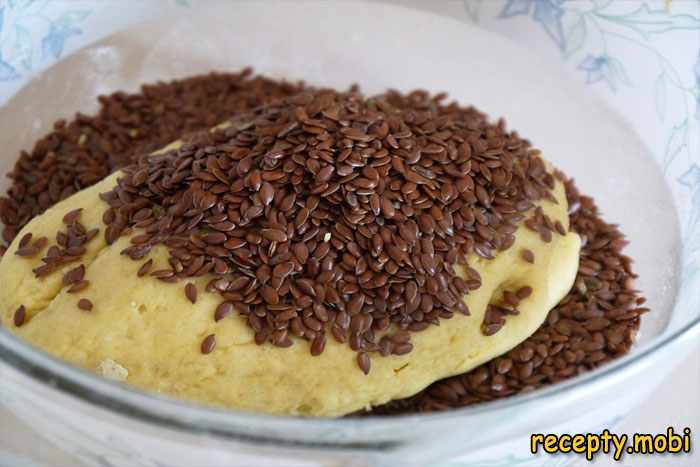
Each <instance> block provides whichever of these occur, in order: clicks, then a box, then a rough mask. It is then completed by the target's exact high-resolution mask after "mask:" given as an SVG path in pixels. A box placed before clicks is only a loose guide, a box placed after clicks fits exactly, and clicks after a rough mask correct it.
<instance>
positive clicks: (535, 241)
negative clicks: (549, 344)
mask: <svg viewBox="0 0 700 467" xmlns="http://www.w3.org/2000/svg"><path fill="white" fill-rule="evenodd" d="M175 146H176V145H175ZM175 146H173V145H170V146H169V148H172V147H175ZM121 175H122V174H121V173H115V174H113V175H111V176H110V177H108V178H106V179H105V180H103V181H102V182H100V183H99V184H97V185H95V186H93V187H91V188H89V189H86V190H83V191H81V192H79V193H77V194H75V195H73V196H72V197H70V198H69V199H67V200H65V201H63V202H61V203H59V204H57V205H56V206H54V207H53V208H51V209H49V210H48V211H47V212H46V213H44V214H43V215H41V216H39V217H38V218H36V219H34V220H33V221H31V222H30V223H29V225H27V226H26V227H25V228H24V229H23V231H22V232H21V233H20V234H19V235H18V236H17V239H16V240H15V242H14V243H13V245H12V246H11V247H10V249H9V250H8V252H7V253H6V254H5V256H4V257H3V258H2V260H1V261H0V284H2V285H3V291H2V293H0V320H1V322H2V325H3V326H5V327H6V328H7V329H9V330H10V331H11V332H13V333H15V334H16V335H18V336H20V337H22V338H23V339H26V340H27V341H28V342H30V343H31V344H33V345H35V346H36V347H39V348H41V349H43V350H45V351H46V352H48V353H50V354H52V355H54V356H56V357H59V358H61V359H64V360H66V361H68V362H70V363H72V364H74V365H77V366H79V367H82V368H85V369H87V370H89V371H93V372H96V373H98V374H101V375H102V376H105V377H109V378H112V379H117V380H122V381H124V382H125V383H128V384H131V385H134V386H136V387H138V388H142V389H145V390H148V391H155V392H157V393H161V394H163V395H168V396H171V397H175V398H179V399H183V400H188V401H196V402H200V403H204V404H209V405H215V406H221V407H228V408H232V409H239V410H245V411H254V412H262V413H269V414H287V415H308V416H325V417H336V416H341V415H344V414H347V413H350V412H353V411H356V410H359V409H362V408H365V407H370V406H373V405H378V404H382V403H385V402H387V401H389V400H392V399H401V398H405V397H408V396H411V395H413V394H415V393H416V392H418V391H420V390H422V389H423V388H425V387H426V386H427V385H429V384H430V383H432V382H434V381H436V380H438V379H442V378H445V377H448V376H451V375H455V374H459V373H464V372H466V371H468V370H470V369H472V368H474V367H476V366H478V365H480V364H482V363H484V362H486V361H488V360H490V359H492V358H494V357H496V356H498V355H501V354H503V353H505V352H507V351H508V350H510V349H511V348H513V347H515V346H516V345H517V344H518V343H520V342H522V341H523V340H525V339H526V338H527V337H529V336H530V335H531V334H532V333H533V332H534V331H535V330H536V329H537V328H538V327H539V326H540V324H541V323H542V322H543V320H544V319H545V317H546V316H547V313H548V312H549V310H550V309H551V308H553V307H554V306H555V305H556V304H557V303H558V301H559V300H560V299H561V298H562V297H563V296H564V295H565V294H566V293H567V292H568V291H569V289H570V287H571V285H572V283H573V281H574V279H575V276H576V271H577V267H578V260H579V249H580V240H579V237H578V236H577V235H576V234H574V233H568V234H567V235H566V236H561V235H558V234H554V235H553V240H552V242H551V243H544V242H543V241H542V240H541V239H540V238H539V236H538V235H537V234H536V233H534V232H532V231H530V230H528V229H527V228H525V227H524V226H523V225H522V224H520V225H519V228H518V230H517V232H516V241H515V244H514V245H513V246H512V247H511V248H509V249H508V250H506V251H504V252H500V253H499V254H498V255H497V256H496V258H495V259H493V260H484V259H481V258H478V257H475V256H474V257H471V258H470V259H469V263H470V266H472V267H473V268H474V269H476V270H477V271H478V272H479V273H480V274H481V277H482V286H481V287H480V288H479V289H478V290H476V291H473V292H471V293H470V294H469V295H468V296H466V297H465V298H464V300H465V302H466V303H467V305H468V306H469V309H470V310H471V316H463V315H461V314H455V316H454V317H453V318H452V319H449V320H441V321H440V325H439V326H431V327H430V328H428V329H427V330H425V331H422V332H419V333H412V335H411V336H412V337H411V341H412V343H413V345H414V349H413V351H412V352H410V353H409V354H407V355H403V356H389V357H381V356H379V355H373V356H372V368H371V371H370V373H369V375H365V374H363V373H362V371H360V370H359V368H358V366H357V362H356V357H357V354H356V352H354V351H352V350H351V349H350V348H349V347H348V346H347V345H345V344H338V343H337V342H336V341H335V340H334V339H333V338H331V337H329V338H328V340H327V345H326V348H325V351H324V352H323V353H322V354H321V355H320V356H318V357H312V356H311V355H310V354H309V343H307V342H305V341H302V340H299V339H295V342H294V345H293V346H292V347H290V348H286V349H283V348H278V347H274V346H272V345H270V344H265V345H262V346H258V345H256V344H255V342H254V341H253V332H252V330H251V329H250V328H249V327H248V326H247V325H246V323H245V321H244V320H243V318H241V317H240V316H237V315H232V316H229V317H228V318H226V319H224V320H222V321H219V322H215V321H214V319H213V314H214V311H215V309H216V307H217V305H218V304H219V303H220V302H221V300H222V299H221V297H220V296H219V295H218V294H215V293H207V292H205V291H204V288H205V286H206V284H207V282H209V280H210V279H211V278H210V277H206V276H205V277H200V278H196V279H193V280H190V281H191V282H194V283H195V284H196V285H197V288H198V290H199V297H198V300H197V302H196V304H194V305H193V304H191V303H190V302H189V301H188V300H187V298H186V297H185V294H184V284H185V283H186V282H184V281H181V282H179V283H177V284H166V283H163V282H161V281H158V280H157V279H155V278H153V277H148V276H147V277H143V278H139V277H137V275H136V272H137V270H138V269H139V267H140V266H141V264H142V263H143V261H132V260H130V259H128V258H127V257H125V256H122V255H120V252H121V250H123V249H124V248H125V247H127V246H128V245H129V238H128V237H122V238H120V239H119V240H118V241H117V242H115V243H114V244H113V245H111V246H107V245H106V243H105V241H104V227H105V226H104V224H103V223H102V214H103V212H104V210H105V209H106V204H105V203H104V202H102V201H101V200H100V199H99V197H98V195H99V193H102V192H106V191H109V190H110V189H111V188H112V187H113V186H114V185H115V183H116V180H117V178H118V177H120V176H121ZM554 195H555V197H556V198H557V200H558V204H555V203H552V202H549V201H542V202H541V203H540V205H541V206H542V208H543V209H544V212H545V213H546V214H547V215H548V216H550V218H552V220H553V221H556V220H559V221H560V222H561V223H562V224H563V225H564V226H565V227H567V228H568V225H569V222H568V214H567V202H566V197H565V194H564V188H563V185H562V184H561V183H560V182H557V184H556V188H555V190H554ZM76 208H83V212H82V215H81V218H80V221H81V222H82V224H83V225H85V226H86V228H88V229H90V228H93V227H99V228H100V235H98V236H97V237H96V238H95V239H94V240H92V241H91V242H90V243H88V244H87V252H86V254H85V255H84V257H83V262H82V263H83V264H85V266H86V268H87V270H86V274H85V278H86V279H88V280H89V281H90V286H89V287H88V288H87V289H85V290H84V291H82V292H81V293H78V294H68V293H67V292H66V288H65V287H62V284H61V278H62V275H63V274H62V272H65V270H68V269H71V268H73V267H75V265H76V263H74V264H71V265H67V266H65V267H64V269H63V270H62V271H61V270H60V271H57V272H55V273H53V274H51V275H49V276H47V277H45V278H41V279H38V278H36V277H35V276H34V274H33V272H32V269H33V268H35V267H36V266H38V265H39V264H40V262H41V257H42V256H43V254H44V253H45V251H46V250H45V249H44V250H43V251H42V252H41V253H40V254H37V255H35V256H34V257H32V258H22V257H19V256H17V255H15V254H14V253H15V251H16V250H17V243H18V241H19V239H20V238H21V237H22V236H23V235H24V234H25V233H26V232H32V233H33V235H34V238H38V237H40V236H46V237H48V238H49V239H50V244H53V243H54V241H55V240H54V239H55V235H56V232H57V231H58V230H63V227H64V226H63V224H62V218H63V216H64V215H65V214H66V213H67V212H69V211H71V210H73V209H76ZM523 248H527V249H530V250H531V251H533V252H534V254H535V263H534V264H530V263H527V262H526V261H524V260H523V259H522V258H521V256H520V253H521V250H522V249H523ZM149 257H150V258H152V259H153V261H154V267H153V270H156V269H161V268H165V267H167V257H168V256H167V251H166V249H165V248H164V247H163V246H159V247H156V248H154V249H153V251H152V252H151V254H150V255H149ZM144 261H145V260H144ZM456 269H457V270H458V271H459V272H460V275H461V274H462V272H461V270H460V268H459V267H457V268H456ZM522 286H530V287H532V289H533V293H532V295H531V296H530V297H528V298H527V299H525V300H524V301H522V302H521V303H520V305H519V307H518V309H519V310H520V314H519V315H516V316H508V317H506V324H505V325H504V326H503V328H502V329H501V330H500V331H498V332H497V333H496V334H495V335H493V336H488V337H487V336H484V335H483V334H482V333H481V329H480V326H481V323H482V319H483V315H484V312H485V309H486V306H487V305H488V304H489V303H490V302H499V301H500V299H501V297H502V292H503V290H516V289H518V288H519V287H522ZM80 298H88V299H89V300H91V301H92V302H93V304H94V307H93V310H92V311H91V312H85V311H81V310H80V309H79V308H78V306H77V302H78V300H79V299H80ZM20 305H24V306H25V308H26V312H27V320H26V322H25V324H24V325H23V326H21V327H19V328H17V327H15V326H14V324H13V315H14V312H15V310H16V309H17V308H18V307H19V306H20ZM212 333H215V334H216V341H217V346H216V349H215V350H214V351H213V352H212V353H211V354H209V355H202V353H201V351H200V344H201V342H202V339H203V338H204V337H205V336H207V335H209V334H212Z"/></svg>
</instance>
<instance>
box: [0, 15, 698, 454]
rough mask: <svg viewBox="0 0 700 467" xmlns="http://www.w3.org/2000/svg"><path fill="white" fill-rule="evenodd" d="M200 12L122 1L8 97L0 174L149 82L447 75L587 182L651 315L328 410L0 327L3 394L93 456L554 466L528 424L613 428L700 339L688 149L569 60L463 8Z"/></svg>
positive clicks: (54, 437) (434, 87)
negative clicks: (578, 344) (437, 408)
mask: <svg viewBox="0 0 700 467" xmlns="http://www.w3.org/2000/svg"><path fill="white" fill-rule="evenodd" d="M196 10H197V11H191V12H189V13H188V14H186V15H183V14H177V15H172V16H170V15H161V16H160V17H158V18H157V19H155V20H150V21H147V22H142V21H136V19H134V20H133V21H129V20H128V19H127V20H124V19H123V18H118V20H119V21H122V23H124V24H128V25H129V26H128V28H126V29H124V30H122V31H120V32H117V33H115V34H113V35H111V36H109V37H106V38H103V39H101V40H99V41H97V42H94V43H92V44H90V45H88V46H86V47H84V48H82V49H80V50H79V51H77V52H76V53H74V54H72V55H70V56H68V57H66V58H64V59H62V60H60V61H57V62H56V63H55V64H54V65H53V66H52V67H50V68H49V69H48V70H46V71H44V72H42V73H41V74H39V75H38V76H37V77H36V78H35V79H34V80H33V81H31V82H30V83H28V84H27V85H26V86H24V87H22V88H21V89H19V91H18V92H17V93H16V94H14V95H13V96H12V97H11V98H10V99H9V101H8V102H7V103H6V104H5V105H4V106H3V107H2V108H0V115H1V116H2V121H3V124H2V128H3V131H2V133H1V134H0V143H1V144H2V147H3V148H4V149H5V151H4V152H3V155H2V156H1V158H0V173H6V172H7V171H9V169H10V168H11V166H12V164H13V163H14V158H15V157H16V154H17V153H18V151H19V150H20V149H22V148H28V147H30V146H31V144H32V142H33V141H34V140H36V139H37V137H38V136H40V135H42V134H44V133H46V132H47V131H48V130H49V129H50V126H51V124H52V122H53V121H54V120H56V119H57V118H60V117H67V116H69V115H70V114H72V113H73V112H74V111H76V110H80V111H82V112H92V111H94V110H95V108H96V107H95V98H96V97H97V95H99V94H103V93H105V92H109V91H112V90H116V89H126V90H135V89H136V88H137V87H138V85H139V84H140V83H142V82H149V81H154V80H156V79H168V78H174V77H182V76H186V75H192V74H196V73H201V72H206V71H208V70H211V69H220V70H224V69H239V68H242V67H244V66H249V65H251V66H253V67H254V68H255V69H256V71H257V72H260V73H264V74H268V75H271V76H274V77H282V76H284V77H287V78H292V79H303V80H306V81H307V82H309V83H312V84H318V85H330V86H336V87H347V86H349V85H350V84H352V83H354V82H360V83H361V84H362V87H363V89H364V91H365V92H366V93H368V94H371V93H374V92H380V91H382V90H384V89H386V88H388V87H392V88H398V89H403V90H407V89H412V88H417V87H423V88H427V89H429V90H431V91H448V92H449V93H450V95H451V97H453V98H455V99H457V100H459V101H461V102H463V103H467V102H468V103H473V104H475V105H476V106H477V107H479V108H481V109H482V110H484V111H486V112H488V113H489V114H490V115H492V116H494V118H496V117H498V116H506V117H507V120H508V123H509V126H510V127H512V128H517V129H518V130H519V132H520V133H521V134H524V135H527V137H529V138H530V139H531V140H532V141H534V142H535V144H536V146H537V147H539V148H541V149H542V150H543V152H544V155H545V157H546V158H548V159H549V160H550V161H552V162H553V163H554V164H555V165H557V166H558V167H560V168H561V169H563V170H564V171H565V172H566V173H568V174H570V175H573V176H574V177H575V178H576V180H577V183H578V185H579V187H580V188H581V190H582V191H583V192H584V193H587V194H592V195H594V197H595V198H596V200H597V202H598V204H599V205H600V207H601V209H602V211H603V213H604V216H605V218H606V219H607V220H609V221H614V222H616V223H619V224H620V225H621V228H622V231H623V232H625V233H626V234H627V235H628V237H629V239H630V241H631V244H630V246H629V247H628V249H627V250H626V253H627V254H629V255H630V256H632V257H633V258H635V259H636V263H635V270H636V272H638V273H639V274H640V279H639V281H638V287H639V288H641V289H642V290H643V291H644V292H645V294H646V296H647V298H648V303H649V306H650V308H651V309H652V312H651V313H649V314H648V315H645V316H644V318H643V319H642V328H641V332H640V334H639V337H638V342H637V344H636V345H635V347H634V348H633V350H632V351H631V353H630V354H629V355H627V356H625V357H623V358H621V359H619V360H617V361H615V362H612V363H610V364H608V365H605V366H603V367H602V368H600V369H597V370H595V371H592V372H590V373H587V374H585V375H582V376H579V377H576V378H573V379H571V380H568V381H566V382H563V383H560V384H557V385H555V386H552V387H549V388H547V389H543V390H538V391H535V392H532V393H529V394H524V395H518V396H515V397H511V398H508V399H504V400H500V401H496V402H490V403H484V404H482V405H478V406H472V407H467V408H463V409H458V410H452V411H447V412H441V413H432V414H421V415H407V416H394V417H372V418H361V419H337V420H330V419H305V418H298V417H273V416H265V415H257V414H251V413H242V412H235V411H227V410H221V409H215V408H208V407H202V406H195V405H191V404H187V403H184V402H181V401H175V400H170V399H166V398H161V397H158V396H154V395H152V394H146V393H143V392H140V391H138V390H136V389H133V388H130V387H126V386H122V385H119V384H116V383H113V382H110V381H106V380H103V379H100V378H98V377H95V376H93V375H92V374H89V373H87V372H84V371H82V370H79V369H76V368H74V367H71V366H69V365H66V364H64V363H62V362H60V361H57V360H55V359H53V358H52V357H50V356H48V355H46V354H44V353H43V352H41V351H39V350H37V349H35V348H32V347H30V346H28V345H26V344H24V343H23V342H21V341H19V340H18V339H16V338H15V337H13V336H12V335H11V334H10V333H8V332H7V331H6V330H3V329H0V381H2V383H1V384H0V400H1V401H2V402H3V403H4V405H5V406H6V407H7V408H8V409H9V410H10V411H11V412H13V413H14V414H15V415H16V416H17V417H18V418H20V419H21V420H24V421H25V422H27V423H28V424H29V425H30V426H31V427H32V428H33V429H35V430H36V431H37V432H38V433H40V434H41V435H42V436H45V437H46V438H47V439H49V440H51V441H53V442H54V443H55V444H56V445H58V446H59V447H60V448H61V449H63V450H65V451H67V452H68V453H71V454H73V455H75V456H76V457H77V458H79V459H81V460H82V461H84V462H85V463H86V464H88V465H110V466H129V467H132V466H137V467H141V466H148V467H152V466H169V467H178V466H183V467H185V466H187V467H189V466H192V465H206V466H211V467H217V466H227V467H231V466H239V465H240V466H247V465H256V466H264V465H275V466H277V465H285V466H287V465H289V466H302V465H304V466H305V465H334V466H340V465H348V466H350V465H352V466H364V465H387V466H388V465H396V464H397V463H399V462H400V463H401V465H416V466H423V465H426V464H428V463H432V462H441V461H445V462H454V464H452V463H451V464H450V465H460V466H467V465H491V466H498V465H504V466H505V465H516V464H517V465H545V464H546V465H564V464H566V463H568V462H570V461H571V460H572V458H569V457H559V456H554V457H552V456H550V457H547V458H536V457H532V456H530V455H529V453H528V448H529V441H528V437H529V434H530V433H533V432H540V433H542V432H569V433H570V432H574V431H575V432H588V431H598V430H600V429H602V428H603V427H608V428H611V427H613V426H614V425H615V423H616V422H617V421H619V420H620V419H621V418H623V417H624V416H625V415H626V414H627V413H628V412H630V411H631V410H633V409H634V408H635V407H637V406H638V405H639V404H640V403H641V401H642V400H644V398H645V397H646V396H647V395H648V394H649V393H650V392H651V391H652V390H653V389H654V388H655V386H656V385H657V384H658V383H659V382H660V381H661V380H663V378H664V377H665V376H666V375H667V374H668V373H669V372H670V371H671V370H672V369H673V366H674V363H675V362H676V361H680V360H681V359H682V358H681V357H682V356H683V355H684V354H685V353H687V352H688V351H689V349H691V348H692V346H694V345H697V342H698V335H699V334H700V245H699V243H700V242H699V240H698V239H699V238H700V221H699V219H700V188H699V187H700V168H698V162H699V161H698V156H697V154H695V158H694V159H693V158H692V157H690V156H688V158H687V160H683V161H680V162H677V163H668V161H665V160H655V158H654V155H653V154H652V153H651V152H650V150H649V149H648V148H647V146H646V145H645V143H644V142H643V141H642V139H641V138H640V136H639V135H638V134H637V133H636V132H635V131H634V130H633V128H632V126H631V125H630V124H629V123H628V122H627V121H626V120H625V118H623V117H622V116H621V115H620V114H618V113H616V112H614V111H613V110H611V109H610V108H609V107H608V106H607V105H606V104H605V103H604V102H603V101H602V100H601V99H599V98H598V97H596V96H594V95H593V94H592V93H591V92H590V90H589V89H588V88H586V87H585V86H584V85H583V84H581V83H580V82H578V81H576V80H573V79H571V77H570V76H568V75H567V74H566V73H565V72H564V71H563V70H562V69H561V67H559V66H554V65H552V64H551V63H549V62H546V61H543V60H542V59H540V58H538V56H537V55H534V54H532V53H529V52H528V51H527V50H525V49H523V48H521V47H520V46H518V45H516V44H515V43H513V42H510V41H508V40H506V39H504V38H503V37H501V36H499V35H496V34H494V33H491V32H487V31H486V30H484V29H481V28H478V27H475V26H472V25H469V24H465V23H461V22H458V21H455V20H451V19H447V18H443V17H439V16H434V15H430V14H426V13H421V12H418V11H414V10H409V9H404V8H398V7H393V6H387V5H381V4H375V3H371V4H370V3H367V4H362V5H358V4H357V3H339V4H334V5H333V7H332V8H330V7H328V6H326V5H325V4H321V3H310V4H305V7H304V8H299V7H298V6H297V5H292V4H285V3H255V4H253V3H245V2H241V3H231V2H229V3H218V2H215V3H214V4H211V5H209V4H208V6H207V8H197V9H196ZM122 14H123V15H127V16H128V14H129V13H128V12H126V13H124V12H123V13H122ZM135 17H136V16H135ZM117 22H118V21H117ZM120 24H121V23H120ZM281 25H284V27H283V28H281V27H280V26H281ZM689 154H690V152H689ZM3 183H5V182H3ZM5 187H6V186H5V185H3V186H2V187H0V188H2V189H3V190H4V189H5ZM0 293H2V292H1V291H0ZM455 459H457V460H455Z"/></svg>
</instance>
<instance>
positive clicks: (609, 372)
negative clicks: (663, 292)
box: [0, 303, 700, 449]
mask: <svg viewBox="0 0 700 467" xmlns="http://www.w3.org/2000/svg"><path fill="white" fill-rule="evenodd" d="M680 305H681V304H678V303H677V304H676V307H677V306H680ZM698 338H700V316H697V317H695V318H694V319H692V320H691V321H690V322H689V323H686V324H685V325H684V326H682V327H680V328H679V329H677V330H675V331H673V332H670V333H669V332H666V333H662V334H661V335H659V336H657V337H655V338H654V339H653V340H651V341H650V342H648V343H647V344H645V345H643V346H642V347H640V348H638V349H636V351H635V350H633V351H632V352H631V353H630V354H628V355H626V356H623V357H621V358H619V359H617V360H615V361H613V362H610V363H608V364H606V365H603V366H602V367H600V368H598V369H596V370H593V371H590V372H588V373H586V374H583V375H580V376H577V377H574V378H571V379H569V380H567V381H564V382H561V383H558V384H555V385H552V386H550V387H548V388H544V389H540V390H536V391H532V392H529V393H526V394H521V395H516V396H512V397H508V398H504V399H500V400H496V401H491V402H485V403H482V404H478V405H474V406H468V407H464V408H460V409H455V410H448V411H443V412H431V413H419V414H410V415H392V416H374V417H355V418H338V419H324V418H309V417H298V416H277V415H266V414H259V413H249V412H242V411H235V410H230V409H224V408H215V407H206V406H201V405H194V404H192V403H187V402H183V401H179V400H174V399H169V398H164V397H159V396H156V395H153V394H149V393H147V392H144V391H141V390H139V389H136V388H133V387H131V386H127V385H122V384H119V383H115V382H112V381H108V380H106V379H103V378H100V377H98V376H96V375H94V374H92V373H90V372H88V371H86V370H82V369H80V368H77V367H74V366H72V365H70V364H68V363H65V362H62V361H60V360H58V359H56V358H54V357H52V356H50V355H48V354H47V353H45V352H43V351H41V350H40V349H37V348H34V347H31V346H30V345H27V344H26V343H24V342H23V341H21V340H20V339H19V338H18V337H15V336H14V335H12V334H10V333H9V332H8V331H7V330H5V329H2V328H0V362H2V363H4V364H7V365H9V366H10V367H12V368H13V369H14V370H16V371H18V372H19V373H21V374H23V375H24V376H26V377H28V378H30V379H31V380H33V381H34V382H36V383H38V384H41V385H44V386H47V385H50V388H51V389H52V390H56V391H59V392H61V393H64V394H67V395H68V396H72V397H75V398H77V399H79V400H80V401H81V402H84V403H87V404H90V405H93V406H97V407H98V408H102V409H104V410H107V411H111V412H114V413H116V414H119V415H122V416H126V417H128V418H131V419H134V420H135V421H140V422H143V423H146V424H148V425H151V426H156V427H160V428H164V429H171V430H176V431H180V432H186V433H192V434H199V435H201V434H202V433H207V434H209V435H212V436H215V437H219V438H223V439H229V440H236V441H244V442H252V443H264V444H284V445H298V446H306V447H314V446H315V447H322V448H324V449H328V448H331V449H332V448H339V449H347V448H360V449H374V448H382V447H388V446H386V441H377V442H355V441H354V440H353V439H350V438H352V437H349V439H348V440H347V442H341V441H338V442H326V441H318V440H317V439H316V440H314V433H322V432H327V430H332V431H333V432H341V431H343V430H352V431H353V432H356V433H357V432H359V433H361V432H362V431H364V430H366V429H369V428H373V427H376V426H377V425H378V424H381V426H382V427H383V428H387V429H390V428H391V426H402V425H405V424H407V423H420V422H428V421H430V422H438V423H439V422H441V421H442V422H448V421H453V420H454V419H457V418H465V419H466V418H467V417H474V416H476V415H478V414H484V413H489V412H490V413H496V412H498V411H503V410H507V409H509V408H512V407H514V406H521V405H524V404H527V403H530V402H534V401H539V402H546V401H548V400H552V399H553V398H556V397H557V396H559V395H562V394H564V393H569V392H570V391H573V390H575V389H581V388H583V387H588V386H591V385H594V384H596V383H602V382H603V381H604V380H606V379H610V378H611V377H612V376H613V374H614V373H616V372H618V371H622V370H623V369H631V368H633V366H635V365H638V364H642V363H644V362H645V361H647V360H648V359H650V358H652V357H653V356H654V354H656V353H658V352H660V351H661V350H663V349H665V348H667V347H670V346H672V345H680V344H681V343H682V342H684V341H691V340H693V339H696V340H697V339H698ZM245 427H257V428H265V427H267V428H270V429H273V430H274V431H275V432H280V433H305V432H306V433H307V434H308V437H307V436H302V437H303V438H304V441H290V440H288V439H283V438H282V437H275V436H264V435H255V434H252V433H251V431H252V430H250V428H248V429H245Z"/></svg>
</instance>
